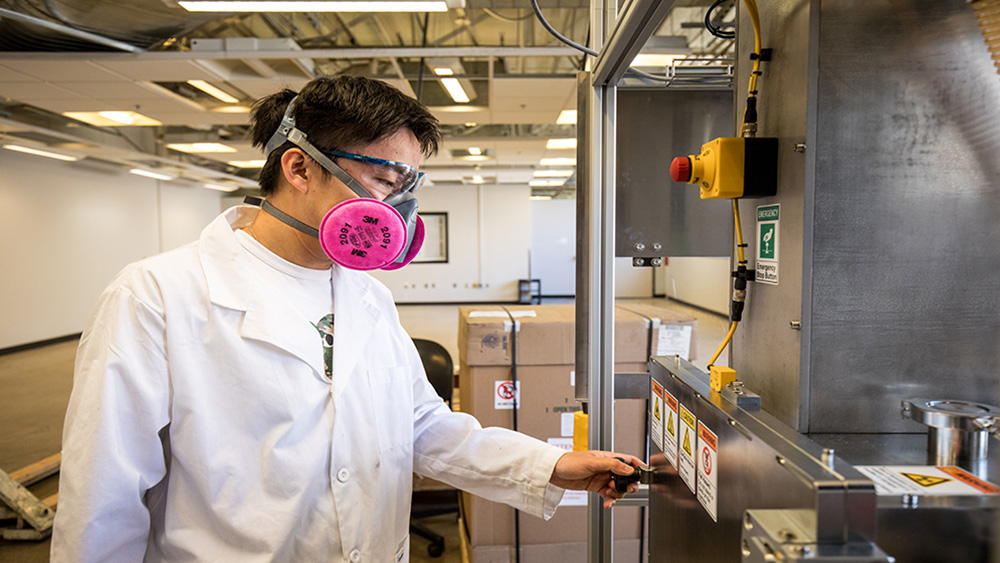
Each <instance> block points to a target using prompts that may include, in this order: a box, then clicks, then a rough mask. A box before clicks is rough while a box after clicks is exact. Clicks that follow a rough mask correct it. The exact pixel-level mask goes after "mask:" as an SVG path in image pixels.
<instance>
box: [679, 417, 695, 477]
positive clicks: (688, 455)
mask: <svg viewBox="0 0 1000 563" xmlns="http://www.w3.org/2000/svg"><path fill="white" fill-rule="evenodd" d="M678 406H679V407H680V408H679V409H678V410H679V411H680V416H681V420H682V421H683V424H681V425H680V428H681V429H683V431H682V432H681V434H683V435H684V437H683V438H682V439H681V447H680V451H679V452H678V456H677V473H678V474H679V475H680V476H681V479H682V480H683V481H684V484H686V485H687V486H688V489H690V490H691V492H692V493H694V492H696V491H697V483H696V481H697V475H696V470H695V462H694V444H693V443H692V442H693V439H692V437H691V435H692V434H694V431H695V430H694V429H695V427H696V426H697V425H698V419H696V418H695V416H694V413H692V412H691V411H689V410H688V409H687V407H685V406H684V404H683V403H678Z"/></svg>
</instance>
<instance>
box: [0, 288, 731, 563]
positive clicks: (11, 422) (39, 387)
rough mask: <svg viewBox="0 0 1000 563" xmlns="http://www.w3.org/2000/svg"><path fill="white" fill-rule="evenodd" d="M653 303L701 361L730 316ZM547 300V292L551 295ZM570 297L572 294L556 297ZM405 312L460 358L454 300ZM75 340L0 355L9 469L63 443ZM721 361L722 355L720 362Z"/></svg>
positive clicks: (411, 323)
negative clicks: (690, 324) (689, 323)
mask: <svg viewBox="0 0 1000 563" xmlns="http://www.w3.org/2000/svg"><path fill="white" fill-rule="evenodd" d="M622 301H629V302H642V303H651V304H656V305H659V306H661V307H668V308H671V309H675V310H678V311H681V312H684V313H687V314H689V315H692V316H694V317H697V318H698V330H697V343H696V346H697V354H696V357H697V360H696V361H695V362H694V363H695V365H698V366H699V367H701V368H704V367H705V364H706V363H707V361H708V359H709V358H710V357H711V356H712V354H713V353H714V352H715V349H716V347H717V346H718V343H719V342H721V340H722V338H723V337H724V336H725V334H726V330H727V329H728V321H727V320H726V319H725V318H724V317H722V316H720V315H717V314H715V313H708V312H705V311H702V310H700V309H695V308H692V307H687V306H684V305H681V304H679V303H676V302H672V301H668V300H666V299H637V300H622ZM549 302H550V301H549V300H547V301H546V303H549ZM551 302H553V303H556V302H559V303H571V302H572V301H569V300H552V301H551ZM399 314H400V320H401V322H402V324H403V326H404V327H405V328H406V329H407V331H409V333H410V335H411V336H412V337H414V338H425V339H428V340H434V341H436V342H439V343H441V344H442V345H443V346H444V347H445V348H446V349H447V350H448V352H449V353H450V354H451V355H452V357H453V358H454V359H455V361H456V363H457V358H458V307H457V306H456V305H404V306H400V307H399ZM75 355H76V341H69V342H62V343H58V344H53V345H49V346H45V347H42V348H36V349H32V350H27V351H22V352H16V353H11V354H5V355H0V389H3V392H2V393H0V428H2V429H3V432H0V468H3V469H4V470H6V471H8V472H10V471H14V470H16V469H20V468H22V467H24V466H26V465H29V464H31V463H34V462H36V461H38V460H41V459H43V458H45V457H48V456H50V455H52V454H53V453H56V452H57V451H59V449H60V439H61V435H62V423H63V415H64V413H65V410H66V404H67V402H68V400H69V392H70V388H71V385H72V373H73V360H74V357H75ZM719 363H722V362H719ZM57 488H58V476H54V477H50V478H49V479H46V480H44V481H42V482H40V483H38V484H36V485H33V486H32V487H31V488H30V490H31V491H32V492H33V493H34V494H35V495H36V496H37V497H39V498H45V497H47V496H49V495H51V494H53V493H55V492H56V490H57ZM429 525H430V526H431V528H432V529H435V530H439V533H441V534H442V535H444V536H445V546H446V548H445V554H444V555H443V556H442V557H441V558H430V557H428V555H427V551H426V549H427V542H426V541H425V540H423V539H421V538H416V537H414V538H413V540H412V547H411V558H410V561H411V562H425V561H426V562H431V561H435V562H445V563H457V562H458V561H460V560H461V559H460V556H459V547H458V527H457V525H456V521H455V519H454V518H449V517H438V518H435V519H433V520H432V521H430V522H429ZM48 551H49V541H48V540H46V541H42V542H9V541H4V540H0V561H4V562H7V563H40V562H44V561H48V559H49V557H48Z"/></svg>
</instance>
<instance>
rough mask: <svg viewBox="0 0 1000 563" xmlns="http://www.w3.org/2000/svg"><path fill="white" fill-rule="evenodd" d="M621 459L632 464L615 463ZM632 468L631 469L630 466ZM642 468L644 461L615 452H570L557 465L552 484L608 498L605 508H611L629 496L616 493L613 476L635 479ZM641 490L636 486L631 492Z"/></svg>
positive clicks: (630, 487) (633, 485) (633, 484)
mask: <svg viewBox="0 0 1000 563" xmlns="http://www.w3.org/2000/svg"><path fill="white" fill-rule="evenodd" d="M616 457H620V458H622V459H624V460H625V461H627V462H628V463H622V462H620V461H618V460H617V459H615V458H616ZM630 464H631V465H630ZM640 465H642V460H640V459H639V458H637V457H635V456H630V455H626V454H616V453H612V452H602V451H596V450H592V451H587V452H569V453H565V454H563V456H562V457H560V458H559V461H557V462H556V468H555V469H554V470H553V471H552V477H551V478H550V479H549V482H550V483H552V484H553V485H555V486H557V487H562V488H564V489H571V490H574V491H591V492H594V493H598V494H600V495H601V496H602V497H604V499H605V501H604V508H611V507H612V506H614V505H615V501H616V500H618V499H620V498H622V497H623V496H625V495H624V494H623V493H619V492H618V491H616V490H615V484H614V483H612V482H611V473H612V472H614V473H617V474H618V475H631V474H632V472H634V471H635V469H634V468H635V467H638V466H640ZM637 490H639V485H638V484H636V483H632V484H631V485H629V487H628V492H630V493H634V492H636V491H637Z"/></svg>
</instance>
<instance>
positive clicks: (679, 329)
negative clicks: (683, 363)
mask: <svg viewBox="0 0 1000 563" xmlns="http://www.w3.org/2000/svg"><path fill="white" fill-rule="evenodd" d="M690 353H691V327H689V326H677V325H660V336H659V338H658V339H657V341H656V354H655V355H657V356H673V355H675V354H676V355H678V356H680V357H682V358H684V359H685V360H687V359H688V355H689V354H690Z"/></svg>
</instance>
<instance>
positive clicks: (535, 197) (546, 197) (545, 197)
mask: <svg viewBox="0 0 1000 563" xmlns="http://www.w3.org/2000/svg"><path fill="white" fill-rule="evenodd" d="M550 199H552V196H550V195H533V196H531V200H532V201H548V200H550Z"/></svg>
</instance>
